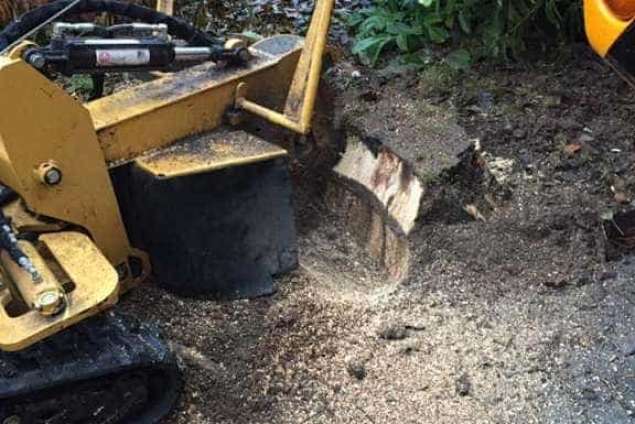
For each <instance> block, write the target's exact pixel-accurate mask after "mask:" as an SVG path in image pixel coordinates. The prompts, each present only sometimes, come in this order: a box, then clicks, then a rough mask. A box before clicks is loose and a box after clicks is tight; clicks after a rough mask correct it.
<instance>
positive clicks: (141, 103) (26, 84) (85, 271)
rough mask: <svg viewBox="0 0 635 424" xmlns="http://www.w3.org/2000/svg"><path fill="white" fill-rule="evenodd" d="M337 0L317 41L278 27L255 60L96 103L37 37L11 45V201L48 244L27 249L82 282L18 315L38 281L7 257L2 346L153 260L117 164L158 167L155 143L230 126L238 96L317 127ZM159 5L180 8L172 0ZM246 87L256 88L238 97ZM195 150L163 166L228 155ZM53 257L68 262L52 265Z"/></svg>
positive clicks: (5, 159)
mask: <svg viewBox="0 0 635 424" xmlns="http://www.w3.org/2000/svg"><path fill="white" fill-rule="evenodd" d="M333 3H334V0H318V3H317V6H316V10H315V12H314V16H313V21H312V23H311V27H310V30H309V33H308V36H307V40H306V43H304V42H303V40H302V39H301V38H300V37H295V36H278V37H273V38H272V39H268V40H264V41H262V42H260V43H256V44H255V45H253V46H252V47H251V51H252V53H253V54H254V56H255V59H254V60H253V61H252V62H251V63H250V64H249V65H248V66H246V67H245V68H241V69H227V70H219V69H218V68H216V67H214V65H213V64H205V65H201V66H199V67H196V68H194V69H191V70H187V71H182V72H179V73H175V74H172V75H168V76H165V77H162V78H159V79H158V80H155V81H152V82H149V83H146V84H143V85H141V86H137V87H134V88H131V89H128V90H124V91H120V92H118V93H116V94H114V95H112V96H109V97H106V98H103V99H100V100H97V101H94V102H91V103H87V104H81V103H80V102H78V101H77V100H75V99H73V98H72V97H70V96H69V95H68V94H67V93H66V92H64V90H62V89H61V88H60V87H58V86H57V85H56V84H54V83H52V82H51V81H49V80H47V79H46V78H45V77H43V76H42V75H41V74H40V73H39V72H37V71H36V70H34V69H33V68H32V67H31V66H29V65H28V64H26V63H25V62H24V61H22V60H21V58H20V57H21V52H22V51H23V49H24V48H26V47H27V44H26V43H24V44H22V45H21V46H18V47H16V48H14V49H13V50H12V52H11V53H10V54H9V55H7V56H0V93H2V96H3V98H4V99H10V101H5V102H2V103H0V181H1V182H2V183H3V184H5V185H7V186H9V187H11V188H12V189H13V190H14V191H16V192H17V193H18V195H19V196H20V198H21V202H17V203H13V204H10V205H7V206H5V212H7V213H9V214H12V216H14V217H15V221H14V225H16V226H17V227H20V228H30V229H31V230H35V231H37V232H39V233H40V236H39V240H40V242H39V243H40V244H38V245H33V246H32V245H30V244H26V245H24V249H25V250H26V251H27V253H28V255H29V256H30V257H31V259H32V260H33V261H34V262H36V267H37V269H38V270H41V272H42V274H43V275H44V277H45V278H49V280H50V282H52V281H53V279H54V275H53V274H52V272H53V271H52V269H53V268H55V266H58V267H61V268H62V269H63V271H64V272H65V273H66V275H67V276H68V277H69V278H70V279H71V280H72V281H73V282H74V283H75V284H76V285H77V287H76V289H75V290H74V291H72V292H71V293H69V295H68V296H69V303H68V306H67V308H66V309H65V310H64V311H63V313H61V314H60V315H56V316H44V315H42V314H39V313H38V312H37V311H34V310H31V311H30V312H27V313H23V314H20V315H19V316H17V317H9V316H8V314H7V312H6V310H5V308H4V307H6V306H7V304H8V302H10V301H11V300H12V299H14V300H15V299H16V296H17V295H18V294H19V293H17V292H16V291H19V287H23V288H24V287H26V286H25V285H28V284H32V283H33V281H31V280H29V278H30V277H29V275H27V274H26V273H25V272H24V271H22V270H21V268H19V267H16V266H12V265H10V264H9V265H6V264H5V266H3V267H2V268H1V269H0V272H1V273H2V276H1V282H0V306H2V307H0V349H3V350H19V349H23V348H25V347H27V346H29V345H30V344H32V343H34V342H36V341H38V340H41V339H43V338H45V337H48V336H50V335H52V334H55V333H56V332H58V331H60V330H62V329H64V328H66V327H68V326H70V325H72V324H74V323H76V322H78V321H80V320H81V319H84V318H86V317H88V316H90V315H93V314H96V313H98V312H100V311H101V310H103V309H105V308H108V307H110V306H112V305H113V304H114V303H115V302H116V301H117V299H118V297H119V295H120V294H121V293H122V292H123V291H125V290H127V289H129V288H130V287H132V286H133V285H134V284H136V283H138V282H139V281H140V280H142V279H143V278H145V277H146V275H147V273H148V272H149V261H148V258H147V255H145V253H144V252H141V251H139V250H137V249H135V248H133V247H132V246H130V243H129V240H128V237H127V234H126V230H125V227H124V224H123V221H122V218H121V215H120V212H119V207H118V204H117V199H116V197H115V193H114V189H113V187H112V182H111V180H110V174H109V167H116V166H120V165H122V164H124V163H127V162H130V161H137V164H138V165H139V166H142V167H143V166H144V165H146V166H148V167H151V166H153V165H152V164H151V163H150V162H151V161H150V162H149V161H148V156H146V154H147V153H148V152H149V151H153V150H156V149H161V148H164V147H166V146H168V145H171V144H173V143H175V142H176V141H178V140H181V139H183V138H185V137H188V136H191V135H195V134H199V133H203V132H206V131H210V130H213V129H216V128H218V127H219V126H220V125H221V124H222V123H223V120H224V116H225V114H226V112H227V111H228V110H229V109H232V108H234V107H235V106H238V107H240V108H243V109H244V110H247V111H250V112H252V113H254V114H255V115H259V116H262V117H264V118H266V119H267V120H269V121H270V122H273V123H276V124H279V125H282V126H284V127H286V128H289V129H292V130H294V131H296V132H299V133H303V134H304V133H307V132H308V131H309V129H310V123H311V118H312V115H313V108H314V103H315V99H316V96H317V88H318V84H319V79H320V71H321V66H322V55H323V53H324V49H325V46H326V36H327V32H328V27H329V24H330V16H331V13H332V9H333ZM157 7H158V8H159V9H160V10H163V11H166V12H169V8H170V0H165V1H162V2H161V3H160V4H159V5H158V6H157ZM268 43H269V44H268ZM271 43H274V45H275V43H279V45H284V46H285V48H284V49H283V51H284V53H280V54H278V55H276V54H275V53H272V51H275V50H276V49H275V48H274V49H273V50H268V48H266V47H267V46H268V47H271V46H272V44H271ZM240 87H243V88H242V90H243V91H241V88H240ZM245 87H247V88H248V92H249V98H250V100H246V98H245V97H243V96H241V97H239V98H236V93H244V90H245ZM275 109H284V114H281V113H278V112H275V111H274V110H275ZM285 153H286V152H285V151H284V150H283V149H280V148H277V147H276V148H273V149H264V150H263V151H262V152H260V153H258V154H254V155H252V156H250V157H248V158H244V157H240V155H237V156H235V157H231V158H229V159H228V158H225V159H224V162H222V166H230V165H232V164H241V163H243V162H245V161H253V160H256V159H257V158H261V157H262V158H274V157H279V156H281V155H284V154H285ZM254 158H256V159H254ZM190 159H191V158H190ZM190 159H188V158H185V159H184V160H183V161H180V162H178V163H175V164H173V165H170V164H169V163H168V164H167V165H166V162H164V163H163V164H162V165H161V166H162V168H161V169H160V170H159V171H158V172H160V173H162V174H164V176H165V177H175V176H179V175H185V174H187V173H192V172H207V171H209V170H210V169H215V167H218V166H220V165H219V164H218V163H216V162H215V161H213V160H210V161H200V160H198V159H200V158H197V160H195V161H191V160H190ZM188 160H190V162H188V163H186V162H187V161H188ZM45 163H47V164H50V163H54V164H55V165H56V166H58V167H59V169H60V170H61V171H62V175H63V177H62V180H61V183H59V184H56V185H48V184H45V183H44V182H43V181H42V179H41V175H40V173H39V172H38V170H39V169H41V167H42V164H45ZM154 165H156V164H154ZM40 217H44V218H45V219H40ZM49 218H52V219H53V223H51V222H50V220H49ZM60 230H61V231H60ZM42 249H43V251H45V252H48V253H47V255H48V256H46V258H44V257H43V256H42V251H41V250H42ZM49 256H50V257H49ZM132 256H134V257H137V258H139V259H140V260H141V262H142V264H143V268H144V270H143V272H142V274H141V275H139V276H136V277H132V276H131V273H130V270H129V269H128V265H127V264H128V259H129V258H130V257H132ZM50 261H53V262H54V263H55V264H57V265H55V266H54V267H53V268H50V267H49V265H51V266H53V262H50ZM122 266H123V268H122ZM115 267H117V270H118V271H119V273H118V272H117V271H116V270H115ZM122 271H123V272H122ZM27 289H28V287H27ZM27 306H28V307H32V305H27Z"/></svg>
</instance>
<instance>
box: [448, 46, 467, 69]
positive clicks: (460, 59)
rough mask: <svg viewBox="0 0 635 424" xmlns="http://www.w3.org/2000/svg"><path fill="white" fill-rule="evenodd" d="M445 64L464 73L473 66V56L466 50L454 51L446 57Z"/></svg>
mask: <svg viewBox="0 0 635 424" xmlns="http://www.w3.org/2000/svg"><path fill="white" fill-rule="evenodd" d="M445 62H446V63H447V64H448V65H449V66H450V67H451V68H452V69H454V70H457V71H464V70H466V69H468V68H469V67H470V66H472V55H471V54H470V52H468V51H467V50H465V49H459V50H454V51H453V52H452V53H450V54H449V55H447V56H446V58H445Z"/></svg>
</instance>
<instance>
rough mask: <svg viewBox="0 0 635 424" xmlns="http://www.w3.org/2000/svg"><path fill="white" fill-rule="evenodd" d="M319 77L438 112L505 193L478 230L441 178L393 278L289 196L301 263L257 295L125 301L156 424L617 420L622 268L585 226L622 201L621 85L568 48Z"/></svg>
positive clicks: (629, 378) (149, 295)
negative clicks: (172, 378)
mask: <svg viewBox="0 0 635 424" xmlns="http://www.w3.org/2000/svg"><path fill="white" fill-rule="evenodd" d="M336 83H337V84H339V85H340V88H342V90H339V91H340V93H346V94H345V95H344V97H345V98H346V102H351V101H353V102H355V101H356V102H359V103H360V104H364V103H370V104H372V103H375V102H379V101H381V99H384V98H386V97H390V98H395V101H398V102H413V104H414V103H416V104H420V103H421V102H422V101H423V102H424V103H427V104H430V105H434V107H438V108H443V110H446V111H449V113H451V114H452V116H453V117H454V120H455V123H456V125H458V126H460V127H461V128H462V129H463V130H464V131H465V135H466V137H469V138H470V139H471V140H472V139H474V140H476V139H478V140H479V142H480V145H481V146H482V148H483V150H484V151H486V152H488V153H489V154H490V155H492V156H493V157H500V158H504V159H510V160H512V161H513V162H512V163H513V166H511V168H510V170H509V172H508V174H507V180H506V181H505V186H506V190H507V191H508V196H507V197H506V198H505V200H504V201H503V202H501V203H500V204H499V205H497V206H496V207H493V208H492V210H490V211H488V213H487V216H486V219H485V220H477V219H474V218H473V217H472V216H470V215H469V214H468V213H466V212H464V209H463V207H464V206H465V205H464V202H465V201H466V199H469V198H470V196H471V195H473V193H472V192H471V190H473V187H472V186H471V185H470V184H469V183H470V181H466V178H467V177H465V176H462V174H461V173H460V172H458V173H454V174H447V175H444V176H441V177H440V178H439V179H438V181H436V182H435V184H437V187H438V188H439V189H440V190H441V192H442V198H443V199H444V201H443V202H441V203H440V204H439V205H438V207H437V208H436V209H434V208H433V209H432V210H431V212H430V213H429V214H426V215H425V216H423V217H422V218H421V219H420V220H419V222H418V224H417V228H416V231H415V235H414V240H416V243H415V259H414V261H413V263H414V265H413V269H412V271H411V275H410V277H409V278H408V279H407V280H406V281H405V282H403V283H401V284H394V283H391V282H390V280H389V279H387V278H386V277H385V276H383V274H382V272H381V270H380V269H378V268H377V267H376V266H375V264H373V263H372V261H371V260H369V258H368V257H367V255H365V254H364V253H363V252H362V251H360V249H359V248H358V247H357V246H356V245H355V243H354V242H353V241H352V237H350V235H349V234H347V232H346V228H343V227H342V225H341V222H339V221H338V220H337V218H336V217H334V216H333V215H331V214H330V213H329V211H328V209H327V208H326V207H325V206H324V204H323V202H322V200H321V199H319V198H317V199H314V200H313V201H308V200H307V199H306V196H298V201H297V204H296V208H297V209H298V211H299V218H298V219H299V220H300V222H299V224H300V225H299V228H300V234H299V239H300V240H299V243H300V248H301V265H300V268H299V269H298V270H297V271H295V272H293V273H291V274H290V275H286V276H282V277H280V278H279V279H278V281H277V286H278V291H277V293H276V294H275V295H273V296H271V297H266V298H260V299H253V300H242V301H236V302H227V303H223V302H215V301H211V300H210V301H205V300H188V299H181V298H177V297H174V296H173V295H171V294H169V293H167V292H164V291H162V290H160V289H158V288H156V287H154V286H152V285H148V286H146V287H144V288H142V289H140V290H137V291H135V292H134V293H133V294H131V295H130V296H129V297H128V298H127V299H125V301H124V302H123V304H122V309H123V310H124V311H128V312H131V313H134V314H135V315H137V316H140V317H142V318H144V319H147V320H148V321H151V322H155V323H157V325H158V326H159V327H160V328H161V329H162V330H163V332H164V334H165V336H166V339H167V340H168V341H169V342H170V343H171V344H172V346H173V348H174V349H175V350H176V351H177V353H178V355H179V357H180V358H181V362H182V366H183V370H184V374H185V388H184V390H183V395H182V397H181V400H180V402H179V405H178V407H177V409H176V411H175V412H174V413H173V414H172V415H171V416H170V417H169V418H168V419H167V420H166V421H165V422H166V423H170V424H172V423H173V424H184V423H192V424H196V423H237V424H238V423H298V424H299V423H369V424H379V423H607V424H615V423H627V422H631V421H632V420H633V417H634V416H635V356H633V353H635V317H634V314H633V312H634V304H635V288H634V286H633V275H634V272H635V261H633V259H632V258H629V257H627V258H625V259H623V260H620V261H614V262H607V261H606V260H605V258H604V240H603V234H602V230H601V227H600V216H601V215H602V214H603V213H604V212H606V211H607V210H617V209H620V208H623V207H626V206H625V205H627V204H628V203H629V202H630V201H632V200H633V197H632V196H633V189H635V173H634V172H633V171H634V170H633V166H634V165H633V163H634V161H633V159H634V153H635V146H634V142H635V121H633V119H632V112H633V110H635V95H634V94H633V91H632V90H630V89H629V88H628V87H627V86H626V85H625V84H624V83H623V82H621V81H620V80H619V79H618V78H617V77H616V76H614V75H613V74H612V73H611V72H610V70H609V69H608V68H607V67H606V66H604V65H603V64H601V63H600V62H598V61H596V60H595V58H593V56H592V54H591V53H590V52H589V51H588V50H587V49H586V48H585V47H579V48H577V47H576V48H574V49H573V51H572V52H571V54H570V55H569V56H567V57H566V58H563V59H562V61H561V62H560V63H540V64H533V65H532V66H529V67H523V66H520V65H518V66H514V67H483V68H476V69H474V70H472V71H469V72H468V73H466V74H462V75H458V76H454V77H452V78H438V75H435V74H434V73H432V72H423V73H407V72H404V73H401V74H400V73H397V74H395V73H392V74H391V73H388V74H386V73H384V74H382V73H381V72H375V71H371V70H368V69H363V68H357V67H356V66H355V65H351V64H350V63H347V64H345V65H341V66H340V68H339V71H338V72H337V81H336ZM395 92H400V93H402V94H403V95H401V96H394V93H395ZM368 93H371V94H370V95H369V94H368ZM402 106H403V105H402ZM421 113H422V114H425V113H426V112H425V110H422V111H421ZM422 117H423V115H422ZM390 119H391V110H390V109H387V110H386V120H388V121H389V120H390ZM414 119H419V118H417V115H416V114H415V117H414ZM422 119H423V118H422ZM401 125H403V126H408V125H410V124H409V123H408V122H394V126H395V128H399V127H400V126H401ZM405 133H406V134H407V133H408V132H407V131H406V132H405ZM395 137H399V131H395ZM402 141H404V140H402ZM405 141H406V142H409V143H418V139H416V138H415V139H409V140H405ZM419 147H420V148H421V149H423V150H425V149H426V146H419ZM307 211H308V212H307ZM307 217H308V218H307ZM307 219H308V220H309V222H307ZM316 255H317V256H319V257H322V258H324V257H326V258H328V261H330V262H328V263H327V264H326V266H325V264H324V263H323V262H322V263H317V262H315V261H314V260H313V258H315V257H317V256H316Z"/></svg>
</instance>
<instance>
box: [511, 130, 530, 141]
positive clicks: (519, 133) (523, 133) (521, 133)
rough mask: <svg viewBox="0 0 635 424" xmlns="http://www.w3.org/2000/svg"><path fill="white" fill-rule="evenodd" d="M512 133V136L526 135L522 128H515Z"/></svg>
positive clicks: (522, 136)
mask: <svg viewBox="0 0 635 424" xmlns="http://www.w3.org/2000/svg"><path fill="white" fill-rule="evenodd" d="M513 135H514V138H517V139H521V138H525V135H527V132H526V131H525V130H523V129H522V128H516V129H515V130H514V132H513Z"/></svg>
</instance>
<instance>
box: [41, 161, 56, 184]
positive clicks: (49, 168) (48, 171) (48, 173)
mask: <svg viewBox="0 0 635 424" xmlns="http://www.w3.org/2000/svg"><path fill="white" fill-rule="evenodd" d="M37 174H38V176H39V178H40V181H42V182H43V183H44V184H46V185H49V186H54V185H58V184H59V183H61V182H62V170H61V169H60V168H59V167H58V166H57V165H56V164H55V162H53V161H48V162H44V163H41V164H40V166H38V169H37Z"/></svg>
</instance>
